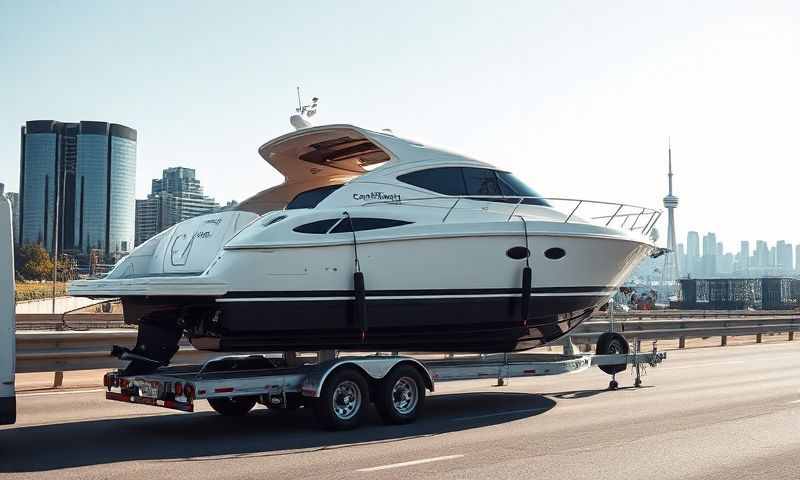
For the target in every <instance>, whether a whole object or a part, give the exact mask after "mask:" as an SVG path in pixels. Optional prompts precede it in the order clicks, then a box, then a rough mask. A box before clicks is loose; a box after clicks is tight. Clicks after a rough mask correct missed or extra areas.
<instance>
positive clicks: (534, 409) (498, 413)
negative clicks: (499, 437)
mask: <svg viewBox="0 0 800 480" xmlns="http://www.w3.org/2000/svg"><path fill="white" fill-rule="evenodd" d="M545 410H548V408H527V409H525V410H508V411H505V412H495V413H487V414H485V415H473V416H470V417H458V418H453V419H451V420H450V421H451V422H458V421H461V420H476V419H478V418H491V417H500V416H502V415H516V414H518V413H533V412H543V411H545Z"/></svg>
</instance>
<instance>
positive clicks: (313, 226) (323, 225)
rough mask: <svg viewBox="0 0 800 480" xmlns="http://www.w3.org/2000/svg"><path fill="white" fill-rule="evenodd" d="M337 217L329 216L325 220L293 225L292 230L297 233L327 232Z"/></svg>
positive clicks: (336, 220)
mask: <svg viewBox="0 0 800 480" xmlns="http://www.w3.org/2000/svg"><path fill="white" fill-rule="evenodd" d="M338 221H339V219H338V218H330V219H327V220H317V221H316V222H311V223H306V224H305V225H299V226H297V227H294V228H293V229H292V230H294V231H295V232H297V233H328V230H330V229H331V227H332V226H333V224H334V223H336V222H338Z"/></svg>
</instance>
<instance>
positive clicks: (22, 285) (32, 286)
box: [14, 282, 67, 302]
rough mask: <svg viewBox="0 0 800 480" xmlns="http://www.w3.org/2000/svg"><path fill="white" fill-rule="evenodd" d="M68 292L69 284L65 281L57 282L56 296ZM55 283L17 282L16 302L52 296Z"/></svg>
mask: <svg viewBox="0 0 800 480" xmlns="http://www.w3.org/2000/svg"><path fill="white" fill-rule="evenodd" d="M66 294H67V284H66V283H65V282H57V283H56V296H57V297H60V296H64V295H66ZM52 296H53V284H52V283H50V282H48V283H39V282H17V289H16V291H15V292H14V302H23V301H25V300H39V299H41V298H52Z"/></svg>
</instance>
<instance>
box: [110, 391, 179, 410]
mask: <svg viewBox="0 0 800 480" xmlns="http://www.w3.org/2000/svg"><path fill="white" fill-rule="evenodd" d="M106 400H116V401H118V402H125V403H138V404H141V405H150V406H152V407H164V408H170V409H172V410H180V411H181V412H194V403H192V402H178V401H175V400H159V399H157V398H150V397H140V396H138V395H126V394H124V393H117V392H106Z"/></svg>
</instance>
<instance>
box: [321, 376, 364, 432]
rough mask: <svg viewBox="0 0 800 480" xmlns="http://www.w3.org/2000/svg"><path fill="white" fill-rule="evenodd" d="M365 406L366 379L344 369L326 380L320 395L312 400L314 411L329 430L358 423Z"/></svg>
mask: <svg viewBox="0 0 800 480" xmlns="http://www.w3.org/2000/svg"><path fill="white" fill-rule="evenodd" d="M367 405H369V388H368V386H367V381H366V380H365V379H364V376H363V375H362V374H361V373H360V372H358V371H356V370H353V369H350V368H345V369H342V370H339V371H337V372H334V373H333V374H332V375H331V376H330V377H328V378H327V379H326V380H325V384H324V385H323V386H322V391H321V392H320V395H319V398H317V399H315V400H314V414H315V415H316V417H317V421H319V423H320V424H322V426H323V427H325V428H327V429H329V430H350V429H353V428H356V427H358V426H359V425H360V424H361V422H362V421H363V419H364V414H365V413H366V410H367Z"/></svg>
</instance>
